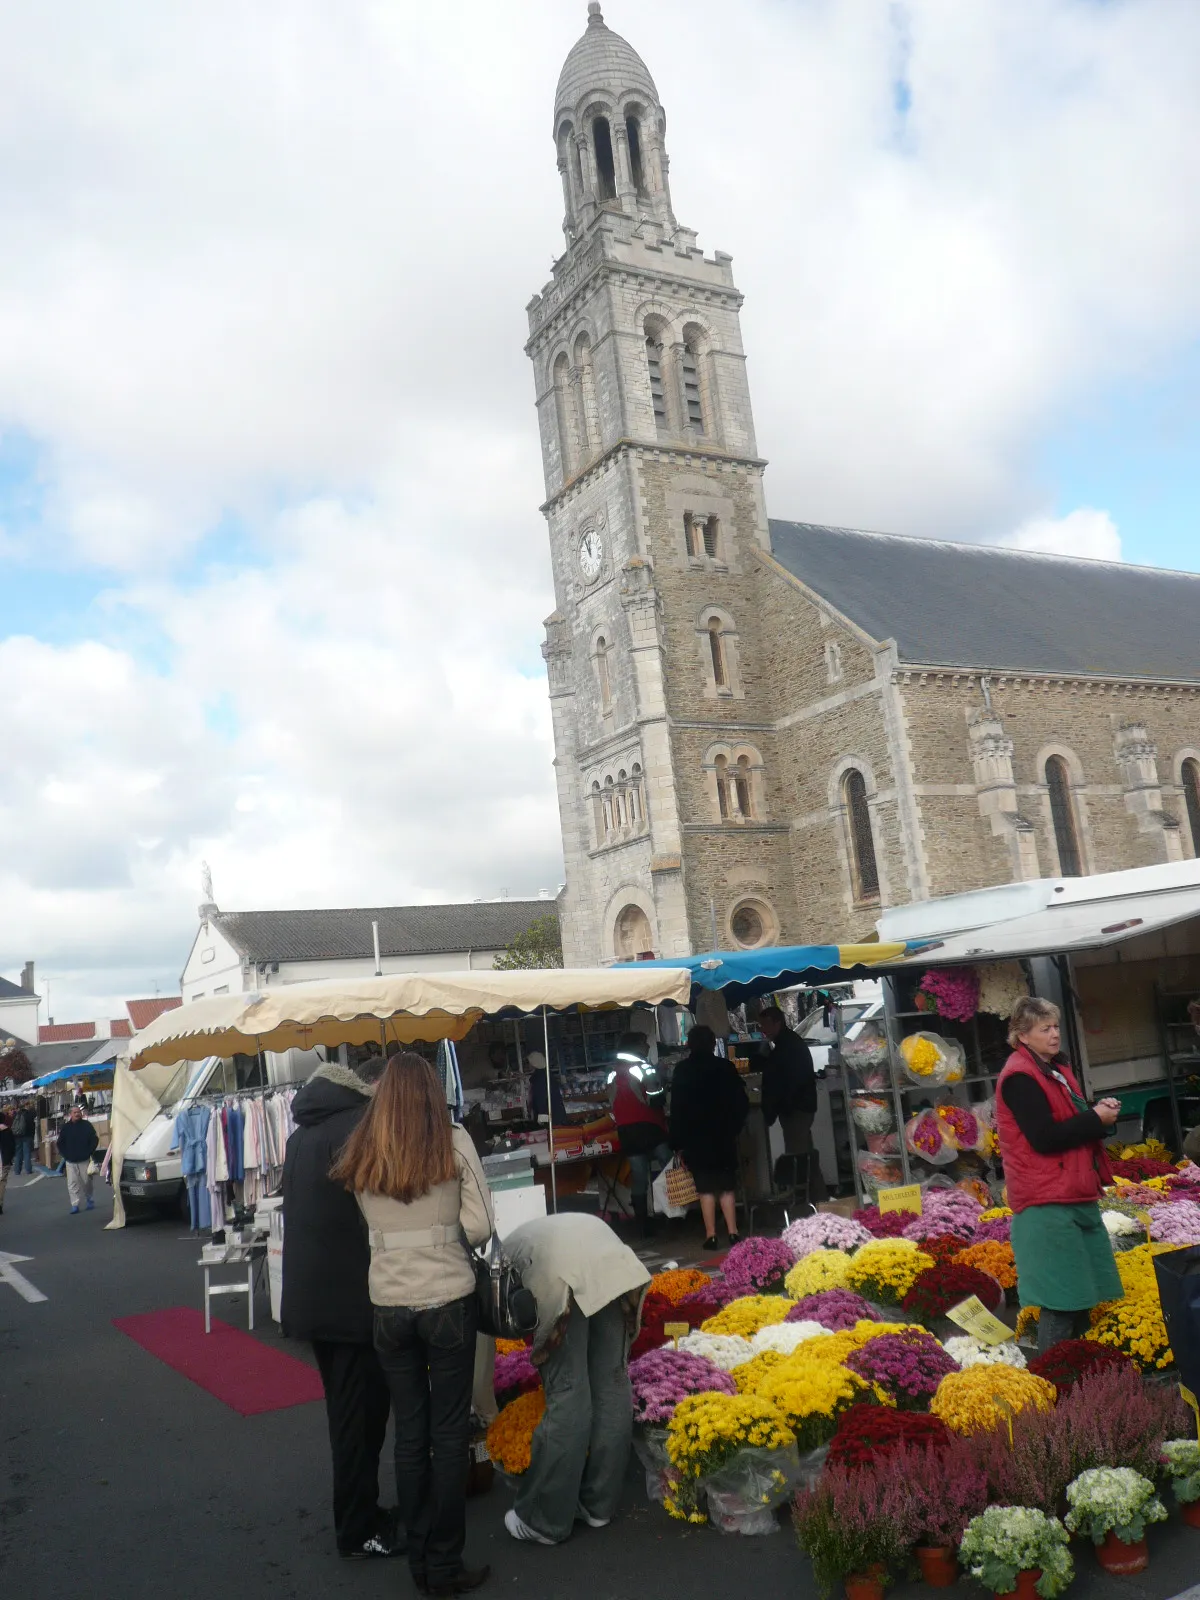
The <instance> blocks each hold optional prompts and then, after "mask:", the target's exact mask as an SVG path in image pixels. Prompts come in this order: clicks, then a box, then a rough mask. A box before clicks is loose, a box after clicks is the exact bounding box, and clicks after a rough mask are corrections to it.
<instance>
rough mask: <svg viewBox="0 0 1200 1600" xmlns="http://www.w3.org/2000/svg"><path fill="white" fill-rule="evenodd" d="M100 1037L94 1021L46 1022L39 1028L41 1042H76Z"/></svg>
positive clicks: (39, 1040)
mask: <svg viewBox="0 0 1200 1600" xmlns="http://www.w3.org/2000/svg"><path fill="white" fill-rule="evenodd" d="M99 1037H100V1035H98V1034H97V1032H96V1024H95V1023H94V1022H44V1023H42V1025H41V1027H39V1028H38V1043H39V1044H75V1043H78V1042H79V1041H81V1040H83V1039H96V1038H99Z"/></svg>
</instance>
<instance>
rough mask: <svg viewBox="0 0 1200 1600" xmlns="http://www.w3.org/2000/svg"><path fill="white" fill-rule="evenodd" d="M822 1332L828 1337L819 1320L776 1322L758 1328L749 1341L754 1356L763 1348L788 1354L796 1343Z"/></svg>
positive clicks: (817, 1336)
mask: <svg viewBox="0 0 1200 1600" xmlns="http://www.w3.org/2000/svg"><path fill="white" fill-rule="evenodd" d="M822 1334H824V1335H825V1337H826V1338H828V1337H829V1329H828V1328H826V1327H824V1326H823V1325H822V1324H821V1323H819V1322H776V1323H774V1324H773V1325H772V1326H771V1327H769V1328H760V1329H759V1330H758V1332H757V1333H756V1334H755V1335H754V1337H753V1338H752V1339H751V1341H750V1343H751V1345H752V1346H753V1349H754V1354H755V1355H756V1356H757V1355H760V1354H761V1353H762V1352H763V1351H764V1350H778V1351H779V1353H780V1355H781V1356H790V1355H791V1353H792V1351H793V1350H794V1349H795V1348H796V1346H797V1345H801V1344H803V1343H804V1341H805V1340H806V1339H817V1338H820V1336H821V1335H822Z"/></svg>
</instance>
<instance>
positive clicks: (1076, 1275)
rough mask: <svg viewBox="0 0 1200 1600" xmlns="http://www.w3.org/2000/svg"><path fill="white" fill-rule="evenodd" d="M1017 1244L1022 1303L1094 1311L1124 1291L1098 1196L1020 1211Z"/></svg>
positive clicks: (1015, 1222) (1081, 1103)
mask: <svg viewBox="0 0 1200 1600" xmlns="http://www.w3.org/2000/svg"><path fill="white" fill-rule="evenodd" d="M1067 1093H1068V1094H1069V1095H1070V1096H1071V1099H1072V1101H1073V1102H1074V1104H1075V1106H1076V1108H1077V1109H1078V1110H1080V1111H1086V1110H1087V1109H1088V1103H1087V1101H1086V1100H1083V1099H1081V1098H1080V1097H1079V1095H1077V1094H1076V1093H1075V1092H1074V1091H1073V1090H1072V1089H1070V1088H1067ZM1012 1247H1013V1255H1014V1256H1015V1257H1016V1258H1017V1293H1018V1295H1019V1296H1020V1298H1021V1304H1022V1305H1023V1306H1044V1307H1045V1308H1046V1310H1048V1311H1090V1310H1091V1309H1092V1307H1093V1306H1098V1305H1099V1304H1100V1303H1101V1301H1102V1300H1120V1299H1122V1298H1123V1296H1124V1294H1125V1286H1124V1285H1123V1284H1122V1282H1121V1275H1120V1273H1119V1272H1118V1271H1117V1263H1116V1260H1115V1258H1114V1256H1113V1247H1112V1241H1111V1240H1110V1239H1109V1237H1108V1229H1107V1228H1106V1227H1105V1226H1104V1223H1103V1221H1102V1220H1101V1217H1100V1207H1099V1205H1098V1204H1097V1202H1096V1201H1095V1200H1084V1201H1081V1202H1080V1203H1079V1204H1077V1205H1073V1206H1063V1205H1049V1206H1030V1207H1028V1209H1027V1210H1025V1211H1020V1212H1018V1213H1017V1215H1016V1216H1015V1217H1014V1218H1013V1219H1012Z"/></svg>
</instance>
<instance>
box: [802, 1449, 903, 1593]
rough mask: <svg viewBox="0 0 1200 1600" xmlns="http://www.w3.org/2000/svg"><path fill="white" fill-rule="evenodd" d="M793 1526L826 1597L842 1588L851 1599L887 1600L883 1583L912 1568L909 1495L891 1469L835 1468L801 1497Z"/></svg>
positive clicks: (827, 1472) (804, 1491)
mask: <svg viewBox="0 0 1200 1600" xmlns="http://www.w3.org/2000/svg"><path fill="white" fill-rule="evenodd" d="M792 1521H793V1525H794V1527H795V1530H796V1539H797V1541H798V1543H799V1545H800V1548H801V1549H802V1550H803V1551H804V1552H805V1554H806V1555H807V1556H808V1557H809V1559H810V1560H811V1562H812V1564H813V1576H814V1577H815V1578H816V1581H817V1588H818V1589H819V1590H820V1592H821V1594H822V1595H828V1594H830V1593H831V1592H832V1590H833V1589H834V1588H835V1587H836V1586H837V1584H839V1583H841V1584H842V1585H843V1587H844V1588H845V1591H846V1600H883V1587H884V1584H885V1583H886V1582H887V1581H888V1580H889V1579H891V1578H894V1577H895V1576H897V1575H898V1574H899V1573H900V1572H902V1571H903V1570H904V1567H905V1566H906V1564H907V1555H908V1547H909V1545H910V1544H911V1543H912V1529H911V1525H910V1522H909V1503H908V1495H907V1491H906V1486H905V1485H904V1483H903V1482H902V1480H901V1479H900V1478H898V1477H896V1476H895V1475H894V1474H892V1473H890V1472H888V1471H887V1470H886V1469H884V1470H880V1469H879V1468H874V1467H869V1466H865V1467H860V1468H858V1469H857V1470H853V1471H850V1470H847V1469H846V1468H845V1467H830V1468H829V1469H828V1470H827V1471H826V1472H825V1473H824V1474H823V1475H822V1477H821V1478H820V1479H819V1480H818V1482H817V1483H816V1484H815V1485H814V1486H813V1487H812V1488H811V1489H805V1490H803V1491H801V1493H800V1494H798V1495H797V1496H796V1499H795V1502H794V1508H793V1512H792Z"/></svg>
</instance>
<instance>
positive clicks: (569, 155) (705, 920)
mask: <svg viewBox="0 0 1200 1600" xmlns="http://www.w3.org/2000/svg"><path fill="white" fill-rule="evenodd" d="M553 131H554V143H555V149H556V152H557V157H558V169H559V173H560V175H561V178H562V186H563V200H564V206H565V220H564V224H563V226H564V232H565V234H566V249H565V251H564V253H563V255H562V257H561V259H559V260H558V262H557V263H556V264H555V267H554V270H553V278H552V280H551V282H550V283H548V284H547V285H546V287H545V288H544V289H543V290H542V292H541V293H540V294H539V295H535V296H534V298H533V300H532V301H531V302H530V304H529V307H528V312H529V341H528V344H527V346H526V349H527V352H528V354H529V357H530V359H531V361H532V363H533V369H534V375H535V382H536V390H537V411H538V419H539V425H540V430H541V445H542V456H543V461H544V466H545V475H546V501H545V504H544V506H543V508H542V509H543V511H544V513H545V516H546V520H547V522H548V524H549V532H550V545H551V551H552V557H553V569H554V590H555V597H556V609H555V611H554V613H553V614H552V615H551V616H550V617H549V618H548V620H547V623H546V640H545V644H544V646H543V650H544V654H545V657H546V663H547V667H548V672H549V684H550V696H551V704H552V708H553V720H554V739H555V767H556V776H557V783H558V798H559V807H560V812H561V821H562V834H563V847H564V852H565V857H566V888H565V891H564V893H563V896H562V898H561V901H560V906H561V912H562V928H563V946H564V953H565V957H566V960H567V962H568V963H569V964H576V963H578V964H581V965H586V964H591V963H597V962H607V961H612V960H614V959H629V958H633V957H637V956H641V955H646V954H654V955H659V956H671V955H680V954H687V953H690V952H693V951H698V950H704V949H710V948H713V947H714V946H718V947H721V948H726V949H729V948H739V947H740V948H750V947H753V946H756V945H760V944H771V943H776V942H778V943H792V942H811V941H833V940H843V941H844V940H851V939H855V938H863V937H869V936H871V935H872V933H873V929H874V922H875V918H876V917H877V916H878V914H879V911H880V908H881V907H884V906H888V905H893V904H897V903H903V902H905V901H909V900H915V899H924V898H927V897H929V896H931V895H944V894H948V893H952V892H954V891H957V890H966V889H976V888H979V887H982V886H984V885H987V884H994V883H998V882H1003V881H1010V880H1012V879H1020V878H1035V877H1052V876H1057V875H1073V874H1079V873H1089V872H1101V871H1110V870H1113V869H1116V868H1120V867H1132V866H1142V865H1147V864H1150V863H1154V862H1159V861H1168V860H1174V859H1178V858H1180V857H1186V856H1196V855H1200V642H1198V639H1197V628H1196V622H1197V618H1198V617H1200V576H1194V575H1190V574H1183V573H1173V572H1165V571H1159V570H1155V569H1148V568H1137V567H1128V566H1122V565H1119V564H1112V563H1106V562H1097V561H1082V560H1069V559H1063V558H1058V557H1051V556H1041V555H1031V554H1025V553H1017V552H1012V551H1006V550H1000V549H996V548H994V547H988V546H982V545H978V544H950V543H944V542H936V541H932V540H925V539H919V538H901V537H893V536H890V535H884V534H876V533H861V532H854V531H851V530H848V529H844V528H825V527H817V526H814V525H812V524H810V523H804V522H781V521H776V520H774V519H768V516H767V511H766V504H765V499H764V491H763V475H764V471H765V468H766V462H765V461H764V460H763V459H762V457H761V456H760V455H759V453H758V447H757V444H756V441H755V435H754V418H753V413H752V409H751V405H750V389H749V383H748V380H747V373H746V357H745V353H744V351H743V348H742V339H741V330H740V320H739V310H740V307H741V299H742V297H741V295H740V294H739V293H738V290H737V288H736V287H735V285H734V281H733V272H732V269H731V257H729V256H728V255H726V254H724V253H723V252H721V251H717V252H715V253H714V254H713V255H712V256H705V254H704V252H703V251H702V250H701V249H700V248H699V247H698V246H697V244H696V235H695V233H693V232H692V231H691V230H690V229H689V228H685V227H683V226H681V224H680V223H679V222H678V221H677V220H676V218H675V214H674V211H673V210H672V206H671V190H670V183H669V167H668V159H667V150H666V142H665V134H666V117H665V114H664V111H663V106H662V102H661V101H660V99H659V96H658V91H657V89H656V88H655V85H654V80H653V78H652V77H651V76H650V73H649V71H648V70H647V68H646V66H645V64H644V63H643V61H642V60H641V58H640V57H639V56H638V54H637V52H636V51H635V50H634V49H633V48H632V47H631V46H630V45H629V44H628V43H626V41H625V40H624V39H622V38H621V37H620V36H619V35H618V34H616V33H614V32H612V31H611V29H609V28H608V27H607V26H606V24H605V22H604V20H603V17H602V15H601V11H600V6H599V5H598V4H596V3H595V0H593V3H592V4H591V5H589V7H588V23H587V28H586V31H585V32H584V34H583V37H582V38H581V39H580V40H579V41H578V43H577V44H576V45H575V46H574V47H573V49H572V50H571V51H570V53H569V55H568V56H567V59H566V62H565V64H564V66H563V69H562V75H561V76H560V78H559V82H558V90H557V93H556V95H555V102H554V125H553Z"/></svg>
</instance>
